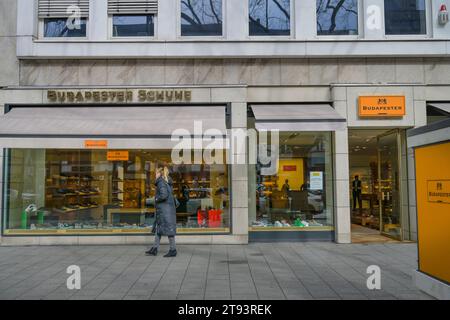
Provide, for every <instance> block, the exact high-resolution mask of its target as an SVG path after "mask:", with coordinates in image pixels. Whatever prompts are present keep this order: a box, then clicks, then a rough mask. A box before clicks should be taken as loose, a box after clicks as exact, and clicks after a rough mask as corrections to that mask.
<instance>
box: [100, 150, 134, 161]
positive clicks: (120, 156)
mask: <svg viewBox="0 0 450 320" xmlns="http://www.w3.org/2000/svg"><path fill="white" fill-rule="evenodd" d="M106 158H107V160H108V161H128V160H129V158H130V155H129V152H128V151H108V152H107V154H106Z"/></svg>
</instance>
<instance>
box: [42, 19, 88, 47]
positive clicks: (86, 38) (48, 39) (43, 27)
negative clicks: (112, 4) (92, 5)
mask: <svg viewBox="0 0 450 320" xmlns="http://www.w3.org/2000/svg"><path fill="white" fill-rule="evenodd" d="M53 18H55V19H67V17H59V18H58V17H53ZM45 19H46V18H38V35H39V37H38V38H39V40H41V41H49V42H61V41H80V40H88V39H89V25H90V23H89V17H86V18H85V19H86V36H84V37H46V36H45V34H44V31H45ZM49 19H50V18H49Z"/></svg>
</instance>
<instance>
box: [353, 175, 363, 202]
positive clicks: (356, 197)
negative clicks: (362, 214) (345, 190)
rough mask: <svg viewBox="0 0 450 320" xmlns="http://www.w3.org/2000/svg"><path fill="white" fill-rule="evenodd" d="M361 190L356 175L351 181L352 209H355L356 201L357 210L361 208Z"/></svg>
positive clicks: (359, 181)
mask: <svg viewBox="0 0 450 320" xmlns="http://www.w3.org/2000/svg"><path fill="white" fill-rule="evenodd" d="M361 190H362V187H361V180H359V176H358V175H356V176H355V180H353V181H352V194H353V210H356V203H358V207H359V210H361V209H362V198H361Z"/></svg>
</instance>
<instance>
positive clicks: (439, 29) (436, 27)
mask: <svg viewBox="0 0 450 320" xmlns="http://www.w3.org/2000/svg"><path fill="white" fill-rule="evenodd" d="M441 5H446V6H447V10H450V0H431V8H430V9H431V12H430V13H429V14H428V18H429V19H430V20H431V21H430V23H429V24H428V25H427V27H428V26H431V28H432V29H431V32H429V34H430V35H431V36H432V37H433V38H435V39H449V38H450V23H447V24H445V25H441V24H439V21H438V14H439V10H440V9H441ZM428 8H429V7H428Z"/></svg>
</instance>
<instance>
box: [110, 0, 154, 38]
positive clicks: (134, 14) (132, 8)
mask: <svg viewBox="0 0 450 320" xmlns="http://www.w3.org/2000/svg"><path fill="white" fill-rule="evenodd" d="M157 13H158V0H135V1H127V0H108V14H109V15H110V16H111V20H112V36H113V37H153V36H154V35H155V17H156V15H157Z"/></svg>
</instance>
